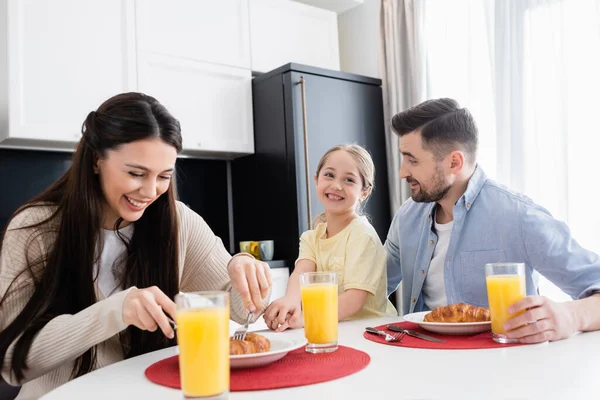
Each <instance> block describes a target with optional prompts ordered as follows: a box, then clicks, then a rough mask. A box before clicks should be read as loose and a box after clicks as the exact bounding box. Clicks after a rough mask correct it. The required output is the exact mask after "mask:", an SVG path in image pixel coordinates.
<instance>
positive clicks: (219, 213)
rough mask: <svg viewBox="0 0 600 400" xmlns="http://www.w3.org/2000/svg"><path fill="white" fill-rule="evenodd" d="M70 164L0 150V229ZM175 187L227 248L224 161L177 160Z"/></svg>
mask: <svg viewBox="0 0 600 400" xmlns="http://www.w3.org/2000/svg"><path fill="white" fill-rule="evenodd" d="M70 165H71V154H70V153H62V152H50V151H33V150H32V151H29V150H12V149H10V150H7V149H0V190H1V192H2V194H1V195H0V228H3V227H4V226H5V224H6V222H7V221H8V218H9V217H10V215H11V214H12V213H13V212H14V211H15V210H16V209H17V207H19V206H20V205H22V204H23V203H25V202H26V201H27V200H28V199H31V198H32V197H34V196H35V195H37V194H38V193H40V192H41V191H42V190H43V189H44V188H46V187H47V186H48V185H49V184H51V183H52V182H53V181H54V180H56V179H57V178H58V177H59V176H60V175H61V174H62V173H63V172H64V171H66V170H67V168H69V166H70ZM177 185H178V191H179V198H180V200H181V201H183V202H184V203H186V204H187V205H188V206H189V207H190V208H191V209H192V210H194V211H196V212H197V213H198V214H200V215H201V216H202V217H203V218H204V219H205V220H206V222H207V223H208V225H209V226H210V227H211V228H212V230H213V231H214V232H215V234H216V235H217V236H219V237H220V238H221V239H222V240H223V243H224V244H225V247H226V248H229V217H228V209H227V165H226V161H222V160H202V159H187V158H180V159H178V160H177Z"/></svg>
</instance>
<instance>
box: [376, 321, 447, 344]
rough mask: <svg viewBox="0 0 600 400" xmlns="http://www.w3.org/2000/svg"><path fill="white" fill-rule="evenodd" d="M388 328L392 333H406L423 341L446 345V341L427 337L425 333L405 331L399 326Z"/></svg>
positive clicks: (389, 326)
mask: <svg viewBox="0 0 600 400" xmlns="http://www.w3.org/2000/svg"><path fill="white" fill-rule="evenodd" d="M386 328H387V329H389V330H390V331H393V332H406V334H407V335H408V336H412V337H416V338H419V339H423V340H429V341H430V342H436V343H446V341H445V340H442V339H438V338H435V337H433V336H429V335H425V334H424V333H421V332H417V331H413V330H410V329H404V328H401V327H399V326H395V325H388V326H386Z"/></svg>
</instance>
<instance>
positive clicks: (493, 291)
mask: <svg viewBox="0 0 600 400" xmlns="http://www.w3.org/2000/svg"><path fill="white" fill-rule="evenodd" d="M486 283H487V292H488V301H489V303H490V314H491V317H492V332H493V333H501V334H503V333H506V332H505V331H504V329H503V328H502V325H504V323H505V322H506V321H508V320H509V319H510V318H513V317H515V316H517V315H519V314H521V313H522V312H521V313H517V314H509V313H508V307H510V306H512V305H513V304H514V303H516V302H517V301H519V300H521V299H522V298H523V297H525V277H524V276H523V275H491V276H487V277H486Z"/></svg>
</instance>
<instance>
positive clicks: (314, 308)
mask: <svg viewBox="0 0 600 400" xmlns="http://www.w3.org/2000/svg"><path fill="white" fill-rule="evenodd" d="M300 290H301V292H302V311H303V314H304V333H305V335H306V340H308V342H309V343H312V344H329V343H334V342H337V337H338V286H337V284H313V285H306V286H302V287H301V289H300Z"/></svg>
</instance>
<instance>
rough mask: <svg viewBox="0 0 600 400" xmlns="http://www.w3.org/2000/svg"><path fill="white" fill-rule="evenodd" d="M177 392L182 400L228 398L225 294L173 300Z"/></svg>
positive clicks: (190, 295) (183, 296) (199, 294)
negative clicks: (177, 356) (175, 327)
mask: <svg viewBox="0 0 600 400" xmlns="http://www.w3.org/2000/svg"><path fill="white" fill-rule="evenodd" d="M175 304H177V314H176V316H175V319H176V322H177V343H178V344H179V373H180V376H181V389H182V390H183V394H184V396H185V397H186V398H192V399H198V398H200V399H224V398H227V397H228V396H229V293H227V292H194V293H180V294H178V295H176V296H175Z"/></svg>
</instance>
